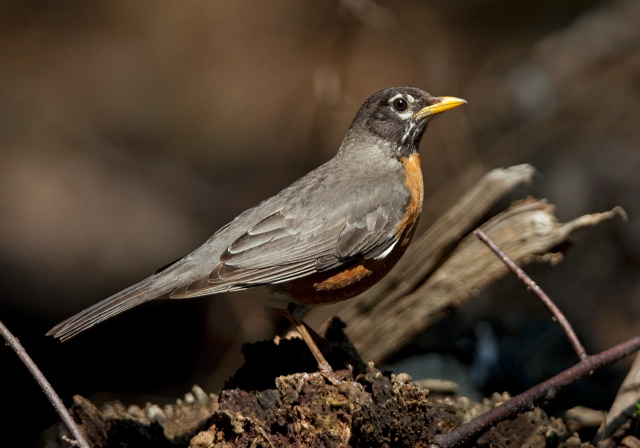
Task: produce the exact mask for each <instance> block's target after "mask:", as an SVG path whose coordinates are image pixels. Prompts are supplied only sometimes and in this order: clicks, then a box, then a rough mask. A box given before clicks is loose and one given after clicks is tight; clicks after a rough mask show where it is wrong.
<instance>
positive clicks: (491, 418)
mask: <svg viewBox="0 0 640 448" xmlns="http://www.w3.org/2000/svg"><path fill="white" fill-rule="evenodd" d="M638 350H640V336H636V337H634V338H631V339H629V340H627V341H625V342H623V343H621V344H618V345H616V346H615V347H612V348H610V349H608V350H605V351H603V352H601V353H598V354H597V355H593V356H587V357H586V358H585V359H584V360H582V361H581V362H579V363H578V364H576V365H574V366H573V367H570V368H568V369H567V370H565V371H563V372H561V373H559V374H558V375H556V376H554V377H552V378H550V379H548V380H547V381H544V382H542V383H540V384H538V385H537V386H534V387H532V388H531V389H529V390H527V391H525V392H523V393H521V394H520V395H516V396H515V397H513V398H512V399H510V400H509V401H506V402H505V403H503V404H501V405H500V406H498V407H496V408H494V409H492V410H490V411H489V412H486V413H484V414H482V415H481V416H480V417H478V418H476V419H474V420H472V421H470V422H469V423H466V424H464V425H461V426H459V427H457V428H456V429H454V430H453V431H451V432H449V433H447V434H439V435H437V436H436V437H435V438H434V441H433V444H432V445H430V448H435V447H440V448H451V447H456V446H461V445H463V444H467V443H472V442H473V441H475V440H476V439H477V438H478V436H480V435H481V434H482V433H484V432H486V431H488V430H489V428H491V427H492V426H495V425H496V424H498V423H499V422H501V421H503V420H506V419H508V418H511V417H513V416H515V415H516V414H519V413H521V412H524V411H526V410H528V409H531V408H533V406H534V404H535V403H537V402H539V401H541V400H548V399H551V398H553V397H554V396H555V395H556V393H557V392H558V391H559V390H560V389H563V388H565V387H567V386H568V385H570V384H572V383H574V382H576V381H577V380H579V379H580V378H582V377H584V376H587V375H590V374H591V373H593V372H594V371H595V370H598V369H600V368H602V367H605V366H607V365H609V364H612V363H614V362H615V361H618V360H619V359H622V358H624V357H625V356H627V355H629V354H631V353H633V352H636V351H638Z"/></svg>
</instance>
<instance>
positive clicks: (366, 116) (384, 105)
mask: <svg viewBox="0 0 640 448" xmlns="http://www.w3.org/2000/svg"><path fill="white" fill-rule="evenodd" d="M464 103H466V101H465V100H461V99H459V98H453V97H436V96H432V95H430V94H428V93H427V92H425V91H424V90H420V89H417V88H415V87H391V88H389V89H385V90H381V91H380V92H377V93H374V94H373V95H371V97H369V99H368V100H367V101H365V102H364V104H363V105H362V107H361V108H360V110H359V111H358V113H357V114H356V117H355V118H354V119H353V123H352V124H351V128H350V129H349V134H348V138H349V139H354V138H355V139H359V138H366V139H372V138H373V139H372V140H373V141H378V142H379V143H381V144H382V146H384V149H385V150H386V151H389V152H391V154H390V155H392V156H394V157H397V158H402V157H407V156H408V155H410V154H412V153H414V152H415V151H417V150H418V145H419V144H420V139H421V138H422V135H423V134H424V131H425V129H426V128H427V124H428V123H429V121H430V120H431V118H432V117H433V116H435V115H437V114H439V113H441V112H444V111H446V110H449V109H453V108H454V107H458V106H460V105H461V104H464ZM354 131H355V132H354ZM363 133H364V135H363Z"/></svg>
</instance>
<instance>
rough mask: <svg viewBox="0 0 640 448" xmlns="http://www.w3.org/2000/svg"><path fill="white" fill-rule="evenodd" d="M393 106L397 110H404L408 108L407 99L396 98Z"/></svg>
mask: <svg viewBox="0 0 640 448" xmlns="http://www.w3.org/2000/svg"><path fill="white" fill-rule="evenodd" d="M392 104H393V108H394V109H395V110H397V111H398V112H402V111H405V110H407V106H408V104H407V100H405V99H404V98H396V99H395V100H393V103H392Z"/></svg>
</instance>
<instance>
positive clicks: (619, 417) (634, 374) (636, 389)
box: [595, 355, 640, 440]
mask: <svg viewBox="0 0 640 448" xmlns="http://www.w3.org/2000/svg"><path fill="white" fill-rule="evenodd" d="M638 403H640V355H636V359H635V360H634V361H633V364H632V365H631V368H630V369H629V373H628V374H627V376H626V377H625V379H624V381H623V382H622V385H621V386H620V389H619V390H618V394H617V395H616V399H615V400H614V401H613V404H612V405H611V408H609V412H608V413H607V418H605V419H604V421H603V422H602V425H600V428H599V429H598V433H597V434H596V438H595V440H604V439H606V438H608V437H610V436H611V434H613V433H614V432H615V431H616V430H617V429H618V428H620V426H622V425H623V424H624V423H625V422H627V421H628V420H630V419H631V418H633V415H634V413H636V412H637V411H638ZM636 418H638V417H637V416H636Z"/></svg>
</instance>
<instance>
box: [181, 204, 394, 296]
mask: <svg viewBox="0 0 640 448" xmlns="http://www.w3.org/2000/svg"><path fill="white" fill-rule="evenodd" d="M371 193H372V192H368V193H367V194H365V195H358V194H352V195H351V197H350V198H349V199H350V200H348V201H343V202H342V203H341V205H339V206H337V207H335V208H333V209H332V210H329V211H327V214H326V216H318V215H315V216H309V213H310V212H309V210H313V208H312V207H306V206H305V207H300V208H299V209H297V210H296V209H293V208H291V207H290V206H284V207H283V208H281V209H280V210H278V211H276V212H275V213H273V214H271V215H270V216H268V217H267V218H265V219H263V220H262V221H260V222H259V223H258V224H256V225H255V226H253V227H252V228H251V229H250V230H248V231H247V232H245V233H244V234H242V235H241V236H240V237H238V238H237V239H235V240H234V241H233V242H232V243H231V244H229V246H228V247H227V248H226V250H224V252H223V253H222V255H221V256H220V263H219V264H218V265H216V266H215V268H214V269H213V271H212V272H211V273H210V274H209V275H208V276H206V277H203V278H200V279H198V280H196V281H194V282H192V283H190V284H189V285H185V286H183V287H181V288H178V289H176V290H175V291H173V292H172V293H171V297H172V298H188V297H196V296H202V295H209V294H215V293H218V292H223V291H236V290H241V289H246V288H249V287H253V286H257V285H262V284H267V283H269V284H273V283H282V282H286V281H290V280H293V279H296V278H300V277H304V276H306V275H309V274H311V273H314V272H320V271H326V270H329V269H332V268H335V267H338V266H340V265H341V264H344V263H347V262H348V261H350V260H352V259H354V258H356V257H359V256H365V257H373V256H376V255H378V254H379V253H381V252H383V251H384V250H385V249H386V248H388V247H389V246H390V245H391V244H393V243H394V242H395V238H396V237H395V236H394V232H393V230H394V229H395V227H396V225H397V222H398V221H399V216H397V213H393V211H395V210H397V208H393V207H385V205H387V204H386V203H385V201H384V200H382V201H381V200H379V199H378V198H375V197H372V195H371ZM369 204H375V208H372V207H371V206H370V205H369Z"/></svg>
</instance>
